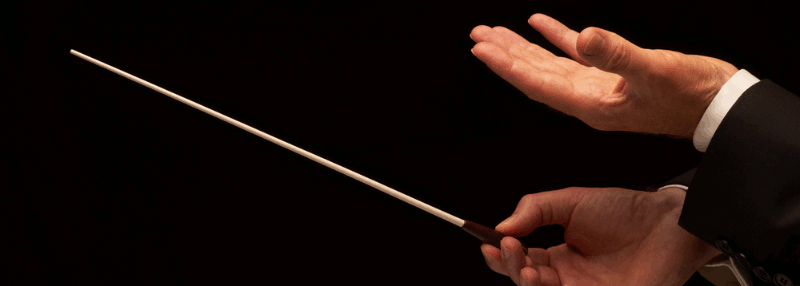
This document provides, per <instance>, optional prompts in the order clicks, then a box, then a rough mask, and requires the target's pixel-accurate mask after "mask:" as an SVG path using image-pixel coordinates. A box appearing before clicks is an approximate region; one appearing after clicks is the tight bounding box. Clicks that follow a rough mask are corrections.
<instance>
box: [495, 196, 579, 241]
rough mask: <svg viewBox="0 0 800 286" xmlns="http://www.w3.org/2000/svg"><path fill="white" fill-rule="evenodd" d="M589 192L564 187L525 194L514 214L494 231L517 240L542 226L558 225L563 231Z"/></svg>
mask: <svg viewBox="0 0 800 286" xmlns="http://www.w3.org/2000/svg"><path fill="white" fill-rule="evenodd" d="M589 191H590V190H589V189H585V188H567V189H563V190H556V191H548V192H542V193H535V194H528V195H525V196H524V197H522V199H521V200H520V201H519V203H518V204H517V208H516V209H515V210H514V213H513V214H512V215H511V216H510V217H509V218H508V219H506V220H504V221H503V222H501V223H500V224H499V225H497V227H496V228H495V229H497V231H499V232H502V233H504V234H507V235H510V236H515V237H520V236H526V235H528V234H530V233H531V232H533V231H534V230H535V229H537V228H539V227H541V226H545V225H551V224H559V225H562V226H564V227H565V228H566V227H567V226H568V225H569V221H570V219H571V217H572V213H573V211H574V210H575V207H576V206H577V205H578V203H580V201H581V199H582V198H583V196H584V195H585V194H586V193H587V192H589Z"/></svg>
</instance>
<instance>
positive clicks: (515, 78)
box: [472, 42, 592, 116]
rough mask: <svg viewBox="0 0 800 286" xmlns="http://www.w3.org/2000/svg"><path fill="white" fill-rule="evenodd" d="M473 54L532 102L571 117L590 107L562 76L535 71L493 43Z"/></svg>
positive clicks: (482, 45) (481, 44) (483, 43)
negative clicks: (547, 106)
mask: <svg viewBox="0 0 800 286" xmlns="http://www.w3.org/2000/svg"><path fill="white" fill-rule="evenodd" d="M472 53H473V54H475V56H476V57H478V59H480V60H481V61H483V62H484V63H485V64H486V65H487V66H489V68H490V69H491V70H492V71H494V72H495V73H496V74H497V75H499V76H500V77H502V78H503V79H504V80H506V81H508V82H509V83H511V85H513V86H514V87H516V88H517V89H519V90H520V91H522V92H523V93H525V95H527V96H528V97H530V98H531V99H533V100H535V101H538V102H541V103H544V104H547V105H549V106H550V107H552V108H555V109H557V110H559V111H561V112H564V113H566V114H569V115H573V116H574V115H575V114H578V113H579V112H581V111H582V110H584V109H586V108H587V106H590V104H592V103H591V102H589V99H588V98H584V97H577V96H576V95H575V92H574V90H573V86H572V83H571V82H570V81H568V80H567V79H566V78H564V77H563V76H560V75H558V74H552V73H547V72H543V71H541V70H538V69H536V68H534V67H532V66H531V65H529V64H528V63H527V62H525V61H523V60H520V59H517V58H515V57H512V56H511V55H509V54H508V53H507V52H506V51H504V50H503V49H501V48H500V47H498V46H497V45H495V44H493V43H489V42H480V43H478V44H476V45H475V47H474V48H472Z"/></svg>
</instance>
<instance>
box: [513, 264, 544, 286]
mask: <svg viewBox="0 0 800 286" xmlns="http://www.w3.org/2000/svg"><path fill="white" fill-rule="evenodd" d="M519 282H520V283H519V285H525V286H528V285H531V286H533V285H537V286H538V285H542V276H541V275H539V272H537V271H536V270H535V269H533V268H531V267H525V268H522V271H520V272H519Z"/></svg>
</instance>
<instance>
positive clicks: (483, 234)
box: [461, 220, 528, 255]
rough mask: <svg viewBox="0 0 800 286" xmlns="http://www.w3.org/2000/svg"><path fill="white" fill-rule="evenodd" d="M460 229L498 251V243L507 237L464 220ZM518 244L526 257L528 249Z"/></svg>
mask: <svg viewBox="0 0 800 286" xmlns="http://www.w3.org/2000/svg"><path fill="white" fill-rule="evenodd" d="M461 229H463V230H464V231H466V232H468V233H469V234H471V235H472V236H474V237H477V238H478V239H480V240H481V241H483V243H486V244H489V245H492V246H494V247H497V249H500V241H501V240H503V237H506V236H508V235H505V234H503V233H501V232H499V231H496V230H494V229H493V228H488V227H485V226H483V225H481V224H477V223H474V222H471V221H468V220H464V226H462V227H461ZM520 243H521V244H522V250H523V251H525V255H528V247H527V246H525V244H524V243H522V242H520Z"/></svg>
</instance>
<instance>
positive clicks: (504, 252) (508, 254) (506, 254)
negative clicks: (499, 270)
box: [500, 246, 511, 259]
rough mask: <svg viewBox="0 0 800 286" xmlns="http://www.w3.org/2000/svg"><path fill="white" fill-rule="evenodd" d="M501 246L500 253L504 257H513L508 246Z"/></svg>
mask: <svg viewBox="0 0 800 286" xmlns="http://www.w3.org/2000/svg"><path fill="white" fill-rule="evenodd" d="M500 248H502V249H501V250H500V254H501V255H503V259H508V258H509V257H511V250H508V248H507V247H505V246H501V247H500Z"/></svg>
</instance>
